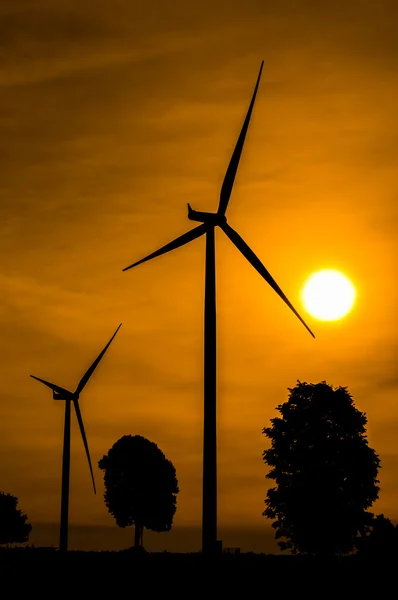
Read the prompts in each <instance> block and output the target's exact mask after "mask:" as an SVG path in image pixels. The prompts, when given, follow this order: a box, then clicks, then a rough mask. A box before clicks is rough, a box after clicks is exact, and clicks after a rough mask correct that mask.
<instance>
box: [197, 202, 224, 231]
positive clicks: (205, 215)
mask: <svg viewBox="0 0 398 600" xmlns="http://www.w3.org/2000/svg"><path fill="white" fill-rule="evenodd" d="M188 219H189V220H190V221H198V222H199V223H209V224H211V225H213V226H215V225H219V226H221V225H223V224H224V223H226V222H227V217H226V216H225V215H223V214H220V213H210V212H202V211H199V210H194V209H193V208H192V207H191V205H190V204H189V203H188Z"/></svg>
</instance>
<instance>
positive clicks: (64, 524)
mask: <svg viewBox="0 0 398 600" xmlns="http://www.w3.org/2000/svg"><path fill="white" fill-rule="evenodd" d="M121 325H122V324H121V323H120V325H119V327H118V328H117V329H116V331H115V333H114V334H113V336H112V337H111V339H110V340H109V342H108V343H107V345H106V346H105V348H104V349H103V350H102V352H100V354H99V355H98V356H97V358H96V359H95V361H94V362H93V364H92V365H91V366H90V367H89V368H88V369H87V371H86V372H85V374H84V375H83V377H82V378H81V380H80V381H79V384H78V386H77V388H76V390H75V391H74V392H70V391H69V390H66V389H65V388H62V387H60V386H59V385H55V383H50V382H49V381H45V379H40V377H35V375H31V377H33V379H37V381H40V382H41V383H44V385H46V386H47V387H49V388H50V389H52V390H53V398H54V400H65V422H64V447H63V454H62V491H61V523H60V530H59V549H60V551H63V552H66V551H67V549H68V513H69V474H70V403H71V402H73V406H74V407H75V412H76V417H77V422H78V423H79V428H80V433H81V435H82V438H83V444H84V448H85V450H86V455H87V459H88V465H89V467H90V473H91V479H92V482H93V487H94V494H96V489H95V481H94V473H93V468H92V466H91V458H90V451H89V449H88V443H87V438H86V432H85V431H84V425H83V419H82V415H81V412H80V406H79V396H80V394H81V392H82V391H83V388H84V387H85V386H86V384H87V382H88V380H89V379H90V377H91V375H92V374H93V373H94V371H95V369H96V367H97V366H98V363H99V362H100V360H101V358H102V357H103V356H104V354H105V352H106V351H107V349H108V348H109V346H110V344H111V342H112V340H113V338H114V337H115V335H116V334H117V332H118V331H119V329H120V327H121Z"/></svg>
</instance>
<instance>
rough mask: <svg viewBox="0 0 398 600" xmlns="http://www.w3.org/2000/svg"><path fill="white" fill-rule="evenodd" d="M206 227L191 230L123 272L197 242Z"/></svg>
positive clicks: (203, 224) (201, 226)
mask: <svg viewBox="0 0 398 600" xmlns="http://www.w3.org/2000/svg"><path fill="white" fill-rule="evenodd" d="M206 227H207V226H206V224H205V223H202V224H201V225H199V226H198V227H195V229H191V230H190V231H187V233H183V234H182V235H180V237H178V238H176V239H175V240H173V241H172V242H169V243H168V244H166V245H165V246H163V247H162V248H160V249H159V250H156V251H155V252H152V254H149V255H148V256H146V257H145V258H142V259H141V260H139V261H138V262H136V263H134V264H132V265H130V266H129V267H125V268H124V269H123V271H128V269H132V268H133V267H136V266H137V265H140V264H141V263H144V262H146V261H147V260H151V259H152V258H156V257H157V256H161V255H162V254H166V252H170V251H171V250H175V249H176V248H180V247H181V246H184V245H185V244H188V243H189V242H192V241H193V240H196V239H197V238H198V237H200V236H201V235H203V234H204V233H205V232H206Z"/></svg>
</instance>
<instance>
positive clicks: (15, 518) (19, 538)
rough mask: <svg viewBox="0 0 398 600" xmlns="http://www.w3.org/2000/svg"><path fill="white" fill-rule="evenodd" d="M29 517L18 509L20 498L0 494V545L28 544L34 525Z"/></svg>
mask: <svg viewBox="0 0 398 600" xmlns="http://www.w3.org/2000/svg"><path fill="white" fill-rule="evenodd" d="M27 521H28V517H27V515H25V514H24V513H23V512H22V511H21V510H19V509H18V498H17V496H12V495H11V494H5V493H4V492H0V544H15V543H17V544H22V543H23V542H27V541H28V539H29V534H30V532H31V530H32V525H30V523H28V522H27Z"/></svg>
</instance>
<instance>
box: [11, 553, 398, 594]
mask: <svg viewBox="0 0 398 600" xmlns="http://www.w3.org/2000/svg"><path fill="white" fill-rule="evenodd" d="M397 566H398V565H397V561H396V559H391V560H389V559H386V558H384V559H381V557H378V558H377V557H374V558H373V559H367V560H364V559H359V558H358V557H355V556H351V557H342V558H335V559H330V560H321V559H314V558H309V557H300V556H291V555H286V556H285V555H273V554H254V553H241V554H226V553H223V554H220V555H215V556H203V555H201V554H198V553H192V554H172V553H167V552H163V553H152V552H144V553H140V554H137V553H136V552H134V550H132V549H131V550H124V551H114V552H82V551H70V552H68V553H67V554H65V555H62V554H60V553H59V551H58V550H57V549H55V548H34V547H33V548H32V547H27V548H1V549H0V585H1V588H2V589H3V590H4V588H6V589H7V592H8V594H7V596H10V595H11V593H12V592H14V591H15V592H19V593H21V595H22V588H24V587H25V586H27V589H28V591H29V595H31V594H33V593H34V594H35V597H39V598H42V597H44V596H47V595H51V596H52V597H54V596H58V597H60V598H63V597H64V596H65V594H68V597H70V594H71V593H72V596H73V597H77V598H80V597H81V596H85V595H86V594H87V595H89V596H90V598H91V597H92V596H95V597H98V598H102V597H103V598H109V597H114V596H116V595H120V593H123V594H125V593H126V592H127V588H128V589H129V595H130V594H131V595H132V596H134V591H138V590H140V592H145V597H147V598H152V597H155V595H156V597H158V595H159V590H160V592H161V595H163V594H164V593H167V597H169V595H170V594H171V596H174V595H176V596H177V597H183V598H197V597H204V596H205V597H206V598H207V597H209V598H212V597H213V596H214V595H220V596H223V597H224V596H229V597H232V598H235V597H244V598H252V597H256V598H257V597H262V596H266V597H269V595H270V594H271V593H272V595H273V596H274V593H276V594H278V598H282V599H283V598H288V597H289V598H290V597H291V594H294V595H295V597H297V594H299V597H300V598H301V596H302V595H303V594H304V595H305V597H309V596H313V595H314V596H316V597H318V598H319V597H321V596H322V597H324V596H325V597H326V598H329V597H335V595H336V594H338V597H339V598H348V597H350V598H351V597H352V596H354V595H355V597H358V594H359V593H360V594H361V595H362V596H363V597H365V598H367V597H368V595H369V597H370V593H371V589H373V588H375V590H376V592H375V593H376V596H377V598H388V597H390V596H391V594H392V593H393V591H392V590H393V589H394V588H396V585H397V578H396V573H397ZM126 586H127V588H126ZM1 588H0V593H1V591H2V589H1ZM390 590H391V591H390ZM19 593H15V594H13V595H16V597H17V598H19V597H20V595H19ZM37 593H38V594H39V596H37V595H36V594H37ZM24 595H26V594H24ZM372 595H373V594H372Z"/></svg>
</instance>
